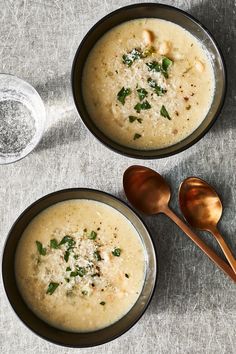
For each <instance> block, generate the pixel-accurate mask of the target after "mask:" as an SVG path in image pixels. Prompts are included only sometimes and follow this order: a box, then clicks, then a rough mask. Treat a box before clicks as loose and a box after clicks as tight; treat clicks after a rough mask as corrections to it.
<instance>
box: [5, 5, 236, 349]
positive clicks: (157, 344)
mask: <svg viewBox="0 0 236 354" xmlns="http://www.w3.org/2000/svg"><path fill="white" fill-rule="evenodd" d="M162 2H163V3H166V4H171V5H174V6H178V7H180V8H182V9H183V10H187V11H189V12H190V13H191V14H192V15H194V16H196V17H197V18H198V19H199V20H200V21H202V22H203V23H204V24H205V25H206V26H207V27H208V28H209V30H210V31H212V32H213V33H214V35H215V37H216V39H217V41H218V42H219V44H220V46H221V48H222V50H223V53H224V56H225V58H226V62H227V67H228V73H229V85H228V96H227V100H226V103H225V106H224V110H223V112H222V114H221V115H220V117H219V119H218V121H217V122H216V124H215V125H214V127H213V128H212V129H211V131H210V132H209V133H208V134H207V135H206V136H205V137H204V138H203V139H202V140H201V141H200V142H199V143H197V144H196V145H195V146H193V147H192V148H190V149H189V150H187V151H185V152H183V153H181V154H179V155H177V156H173V157H169V158H166V159H162V160H156V161H137V160H133V159H130V158H126V157H122V156H119V155H117V154H116V155H115V154H114V153H113V152H111V151H109V150H108V149H107V148H105V147H104V146H103V145H102V144H100V143H99V142H98V141H97V140H95V138H94V137H93V136H92V135H91V134H90V132H88V130H87V129H86V128H85V127H84V125H83V124H82V122H81V120H80V118H79V116H78V114H77V112H76V109H75V106H74V103H73V99H72V94H71V88H70V70H71V64H72V59H73V56H74V53H75V50H76V48H77V46H78V44H79V43H80V41H81V39H82V37H83V36H84V35H85V33H86V32H87V31H88V30H89V28H90V27H91V26H92V25H93V24H94V23H95V22H96V21H97V20H98V19H100V18H101V17H102V16H104V15H106V14H107V13H109V12H110V11H112V10H114V9H116V8H118V7H121V6H124V5H127V4H130V3H132V2H131V1H126V0H120V1H119V2H117V1H115V0H111V1H108V0H86V1H84V0H5V1H4V0H1V1H0V20H1V22H0V23H1V29H0V58H1V60H0V72H4V73H12V74H15V75H17V76H19V77H21V78H23V79H25V80H27V81H28V82H29V83H31V84H32V85H33V86H34V87H35V88H36V89H37V90H38V91H39V93H40V94H41V96H42V98H43V100H44V102H45V105H46V110H47V129H46V132H45V134H44V136H43V139H42V141H41V143H40V145H39V146H38V147H37V149H36V150H35V151H34V152H33V153H32V154H30V155H29V156H28V157H26V158H25V159H23V160H21V161H19V162H17V163H15V164H12V165H8V166H0V181H1V183H0V200H1V203H0V235H1V237H0V247H1V251H2V249H3V245H4V242H5V239H6V235H7V232H8V230H9V228H10V226H11V224H12V223H13V221H14V220H15V219H16V217H17V216H18V215H19V213H21V212H22V211H23V210H24V209H25V208H26V207H27V206H28V205H29V204H30V203H32V202H33V201H35V200H36V199H37V198H39V197H41V196H43V195H44V194H47V193H50V192H52V191H55V190H58V189H62V188H68V187H77V186H78V187H91V188H98V189H101V190H104V191H107V192H109V193H112V194H114V195H117V196H119V197H121V198H122V199H125V196H124V192H123V190H122V174H123V172H124V170H125V169H126V168H127V167H128V166H129V165H132V164H135V163H136V164H137V163H140V164H144V165H146V166H149V167H151V168H154V169H156V170H158V171H159V172H160V173H161V174H163V175H164V176H165V177H166V178H167V180H168V181H169V183H170V184H171V186H172V191H173V198H172V202H171V205H172V207H173V209H175V210H176V211H177V212H179V211H178V206H177V190H178V186H179V184H180V182H181V181H182V180H183V178H185V177H187V176H189V175H197V176H199V177H202V178H204V179H206V180H207V181H208V182H210V183H211V184H212V185H213V186H214V187H215V188H216V189H217V190H218V191H219V192H220V195H221V197H222V201H223V204H224V214H223V217H222V220H221V222H220V230H221V231H222V233H223V235H224V237H225V239H226V240H227V242H228V243H229V244H230V246H231V247H232V249H233V251H234V253H235V254H236V234H235V233H236V217H235V215H236V188H235V187H236V169H235V167H236V162H235V155H236V153H235V151H236V150H235V142H236V139H235V130H236V108H235V107H236V106H235V99H236V84H235V75H236V59H235V58H236V43H235V38H236V28H235V18H236V14H235V11H236V7H235V1H234V0H226V1H220V0H217V1H209V0H196V1H190V0H189V1H188V0H186V1H181V0H179V1H177V0H176V1H162ZM145 221H146V222H147V224H148V226H149V227H150V229H151V232H152V234H153V238H154V240H155V243H156V246H157V249H158V254H159V264H160V270H159V278H158V286H157V290H156V293H155V295H154V298H153V300H152V303H151V305H150V307H149V308H148V310H147V312H146V313H145V315H144V316H143V318H142V319H141V320H140V321H139V322H138V323H137V324H136V325H135V326H134V327H133V328H132V329H131V330H130V331H129V332H128V333H126V334H125V335H123V336H122V337H121V338H119V339H117V340H115V341H113V342H111V343H108V344H106V345H104V346H101V347H98V348H93V349H81V350H73V349H63V348H60V347H58V346H55V345H53V344H49V343H47V342H46V341H44V340H42V339H40V338H38V337H37V336H35V335H34V334H33V333H31V332H30V331H29V330H28V329H27V328H26V327H25V326H24V325H23V324H22V323H21V322H20V320H19V319H18V318H17V317H16V315H15V314H14V312H13V310H12V309H11V307H10V305H9V303H8V301H7V299H6V296H5V293H4V290H3V286H2V284H1V287H0V352H1V353H3V354H7V353H11V354H12V353H19V354H21V353H22V354H23V353H37V354H38V353H72V352H74V353H75V352H77V353H81V354H85V353H90V354H95V353H107V354H108V353H127V354H133V353H135V354H136V353H137V354H139V353H140V354H141V353H142V354H149V353H150V354H151V353H168V354H170V353H219V354H223V353H227V354H230V353H233V352H234V353H235V348H236V301H235V300H236V287H235V285H234V284H233V283H232V282H231V281H230V280H229V279H227V278H226V277H225V276H224V274H223V273H222V272H221V271H219V270H218V269H217V268H216V267H215V266H214V265H213V264H212V263H211V262H210V261H209V260H208V259H207V258H206V257H205V256H204V255H203V254H202V253H201V251H200V250H198V249H197V248H196V247H195V245H194V244H193V243H192V242H191V241H190V240H189V239H187V238H186V237H185V235H184V234H183V233H182V232H181V231H180V230H179V229H178V228H177V227H176V226H175V225H173V224H172V223H171V222H170V221H169V220H167V219H166V217H164V216H157V217H150V218H145ZM203 237H204V239H206V241H207V242H208V243H209V244H212V245H214V248H215V249H216V250H217V252H219V254H220V251H219V249H218V246H217V245H216V242H215V241H213V240H212V237H211V236H209V235H207V234H203Z"/></svg>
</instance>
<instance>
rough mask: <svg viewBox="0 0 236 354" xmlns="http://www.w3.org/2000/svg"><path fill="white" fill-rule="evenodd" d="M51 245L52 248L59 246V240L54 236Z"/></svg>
mask: <svg viewBox="0 0 236 354" xmlns="http://www.w3.org/2000/svg"><path fill="white" fill-rule="evenodd" d="M50 247H51V248H55V249H56V248H59V245H58V242H57V240H56V239H55V238H54V239H53V240H50Z"/></svg>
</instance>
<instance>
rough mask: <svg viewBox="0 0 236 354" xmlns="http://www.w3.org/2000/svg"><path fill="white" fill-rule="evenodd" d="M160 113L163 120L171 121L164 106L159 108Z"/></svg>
mask: <svg viewBox="0 0 236 354" xmlns="http://www.w3.org/2000/svg"><path fill="white" fill-rule="evenodd" d="M160 113H161V116H162V117H165V118H167V119H169V120H171V118H170V115H169V113H168V111H167V109H166V107H165V106H164V105H162V106H161V110H160Z"/></svg>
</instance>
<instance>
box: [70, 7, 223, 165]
mask: <svg viewBox="0 0 236 354" xmlns="http://www.w3.org/2000/svg"><path fill="white" fill-rule="evenodd" d="M140 7H150V8H152V7H156V8H157V7H158V8H167V9H170V10H172V11H176V12H178V13H180V14H182V15H183V16H185V17H187V18H188V19H189V20H191V21H192V22H194V23H195V24H196V25H197V26H199V27H201V28H202V29H203V31H204V32H205V33H206V34H207V35H208V37H210V39H211V40H212V42H213V43H214V45H215V47H216V49H217V51H218V53H219V57H220V60H221V63H222V76H223V88H222V95H221V98H220V102H219V104H218V107H217V110H216V113H215V115H214V116H213V118H212V120H211V121H210V122H209V124H208V125H207V126H206V127H205V129H204V130H203V131H202V132H201V133H200V134H199V135H198V136H196V137H195V138H194V139H192V140H191V141H190V142H189V143H187V144H185V145H183V146H180V147H178V148H176V149H174V150H173V151H170V152H163V153H160V154H158V155H155V154H154V153H155V151H160V152H161V150H165V151H166V149H168V148H171V147H172V148H173V147H174V146H175V145H178V144H180V143H181V142H183V141H184V140H185V139H183V140H181V141H180V142H178V143H176V144H174V145H170V146H167V147H165V148H161V149H150V150H142V149H134V148H131V147H127V146H125V145H121V144H119V143H117V142H115V144H116V147H114V146H112V145H110V143H109V142H107V141H104V140H103V139H102V138H101V137H100V136H99V135H98V134H97V132H96V131H95V130H94V129H91V127H89V125H88V123H87V119H85V118H84V117H83V113H82V111H81V109H80V105H79V104H77V100H76V96H77V95H76V89H75V86H76V83H75V80H74V77H75V75H74V73H75V67H76V63H77V58H78V56H79V53H80V51H81V49H82V47H83V46H84V44H85V43H86V40H87V39H88V38H89V36H90V34H91V33H93V32H94V31H95V30H96V29H97V28H98V27H99V26H100V25H101V24H102V23H103V22H105V21H106V20H108V19H110V18H111V17H113V16H114V15H116V14H117V13H119V12H122V11H125V10H130V9H135V8H140ZM144 17H145V16H144ZM134 19H135V17H134ZM124 22H126V21H124ZM114 27H115V26H113V27H111V28H110V29H112V28H114ZM95 43H96V42H95ZM70 81H71V88H72V94H73V99H74V104H75V107H76V110H77V113H78V114H79V117H80V118H81V120H82V122H83V123H84V125H85V126H86V128H87V129H88V130H89V131H90V133H92V134H93V136H94V137H95V138H96V139H97V140H98V141H99V142H100V143H102V144H103V145H104V146H106V147H107V148H108V149H110V150H112V151H113V152H116V153H118V154H120V155H123V156H127V157H131V158H136V159H142V160H154V159H160V158H165V157H169V156H173V155H176V154H178V153H180V152H183V151H185V150H187V149H188V148H190V147H191V146H193V145H194V144H196V143H197V142H198V141H199V140H201V139H202V138H203V137H204V136H205V135H206V134H207V132H208V131H209V130H210V129H211V128H212V126H213V125H214V123H215V122H216V120H217V118H218V117H219V115H220V113H221V111H222V108H223V105H224V102H225V98H226V93H227V82H228V80H227V69H226V63H225V59H224V56H223V53H222V50H221V49H220V46H219V45H218V43H217V41H216V39H215V37H214V36H213V35H212V33H211V32H210V31H209V30H208V29H207V28H206V27H205V25H203V24H202V23H201V22H200V21H199V20H198V19H196V18H195V17H194V16H192V15H191V14H189V13H188V12H186V11H184V10H182V9H179V8H178V7H175V6H172V5H166V4H162V3H154V2H143V3H136V4H132V5H128V6H123V7H120V8H118V9H116V10H114V11H112V12H110V13H108V14H107V15H105V16H103V17H102V18H101V19H100V20H99V21H97V22H96V23H95V24H94V25H93V26H92V27H91V28H90V29H89V31H88V32H87V33H86V34H85V36H84V37H83V39H82V41H81V42H80V44H79V46H78V48H77V50H76V52H75V55H74V59H73V62H72V68H71V77H70ZM81 96H82V93H81ZM84 105H85V104H84ZM88 115H89V114H88ZM205 118H206V117H205ZM205 118H204V120H205ZM90 120H91V118H90ZM204 120H203V121H204ZM98 129H99V128H98ZM99 131H100V129H99ZM193 133H194V132H193ZM103 134H104V133H103ZM191 134H192V133H191ZM191 134H190V135H191ZM104 135H105V134H104ZM190 135H189V136H190ZM189 136H188V137H189ZM188 137H186V138H188ZM108 138H109V137H108ZM109 140H111V141H112V139H110V138H109ZM126 148H128V149H129V152H127V151H125V149H126ZM123 149H124V150H123ZM130 151H132V152H130ZM144 151H145V152H146V151H153V155H152V156H142V155H141V154H142V152H144Z"/></svg>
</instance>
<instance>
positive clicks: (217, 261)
mask: <svg viewBox="0 0 236 354" xmlns="http://www.w3.org/2000/svg"><path fill="white" fill-rule="evenodd" d="M162 212H163V213H164V214H166V215H167V216H168V217H169V218H170V219H171V220H172V221H174V223H175V224H176V225H178V226H179V228H180V229H181V230H182V231H183V232H184V233H185V234H186V235H187V236H188V237H190V238H191V240H192V241H193V242H194V243H195V244H196V245H197V246H198V247H199V248H200V249H201V250H202V251H203V252H204V253H205V254H206V255H207V256H208V257H209V258H210V259H211V260H212V262H214V263H215V264H216V265H217V266H218V267H219V268H221V269H222V270H223V271H224V272H225V273H226V274H227V275H228V276H229V277H230V278H231V279H232V280H233V281H234V282H236V274H235V273H234V272H233V270H232V268H231V267H230V266H229V265H228V264H227V263H226V262H225V261H223V259H221V258H220V257H219V256H217V254H216V253H215V252H214V251H213V250H212V249H211V248H210V247H208V246H207V245H206V244H205V242H203V241H202V240H201V238H200V237H198V236H197V235H196V234H195V233H194V232H193V231H192V230H191V229H190V228H189V227H188V226H187V225H186V224H185V223H184V222H183V221H182V220H181V219H180V218H179V217H178V216H177V215H176V214H175V213H174V212H173V211H172V210H171V209H170V208H168V207H167V208H166V209H164V210H163V211H162Z"/></svg>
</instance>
